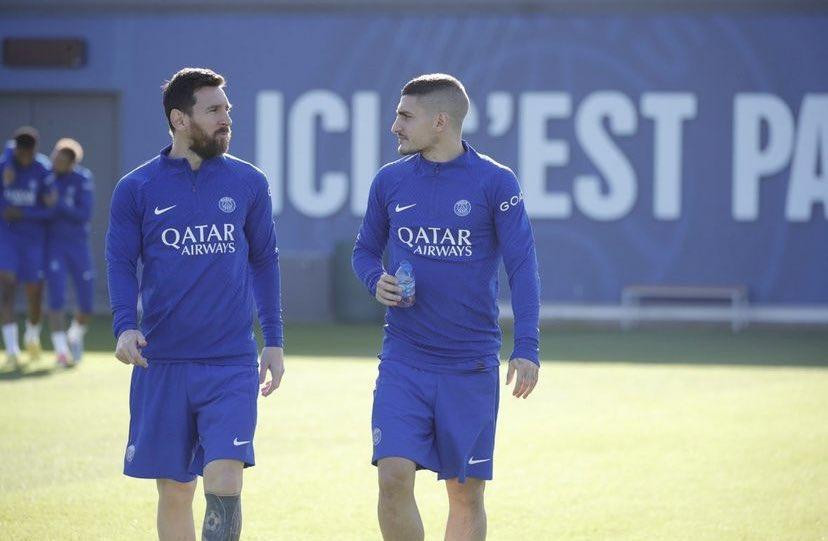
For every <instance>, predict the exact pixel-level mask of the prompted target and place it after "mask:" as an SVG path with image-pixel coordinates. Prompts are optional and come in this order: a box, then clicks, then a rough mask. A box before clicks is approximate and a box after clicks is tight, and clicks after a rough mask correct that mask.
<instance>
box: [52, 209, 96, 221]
mask: <svg viewBox="0 0 828 541" xmlns="http://www.w3.org/2000/svg"><path fill="white" fill-rule="evenodd" d="M57 213H58V214H59V215H60V216H61V217H62V218H65V219H67V220H70V221H72V222H75V223H79V224H85V223H86V222H88V221H89V219H90V218H91V214H92V213H91V209H88V208H83V207H70V206H67V205H64V204H60V205H58V207H57Z"/></svg>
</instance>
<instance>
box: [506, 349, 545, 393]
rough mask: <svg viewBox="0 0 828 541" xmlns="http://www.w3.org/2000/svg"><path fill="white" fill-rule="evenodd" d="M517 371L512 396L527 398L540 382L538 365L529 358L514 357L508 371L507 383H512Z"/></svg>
mask: <svg viewBox="0 0 828 541" xmlns="http://www.w3.org/2000/svg"><path fill="white" fill-rule="evenodd" d="M515 372H517V379H516V380H515V388H514V390H513V391H512V396H515V397H517V398H527V397H528V396H529V393H531V392H532V389H534V388H535V385H537V383H538V365H536V364H535V363H533V362H532V361H530V360H528V359H521V358H517V357H516V358H514V359H512V360H511V361H509V371H508V372H506V385H509V384H510V383H512V378H513V377H514V375H515Z"/></svg>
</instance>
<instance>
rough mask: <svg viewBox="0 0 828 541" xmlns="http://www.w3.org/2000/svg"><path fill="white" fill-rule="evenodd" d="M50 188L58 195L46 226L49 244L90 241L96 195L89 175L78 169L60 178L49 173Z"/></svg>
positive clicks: (79, 167)
mask: <svg viewBox="0 0 828 541" xmlns="http://www.w3.org/2000/svg"><path fill="white" fill-rule="evenodd" d="M51 184H52V186H54V188H55V190H56V191H57V203H56V204H55V207H54V214H53V216H52V219H51V220H49V222H48V226H47V234H48V238H49V240H50V241H58V242H64V243H69V242H85V241H87V240H89V221H90V220H91V219H92V207H93V204H94V193H95V187H94V183H93V180H92V173H91V172H90V171H89V169H86V168H85V167H81V166H75V168H74V169H73V170H72V171H70V172H68V173H64V174H62V175H58V174H56V173H54V172H52V173H51Z"/></svg>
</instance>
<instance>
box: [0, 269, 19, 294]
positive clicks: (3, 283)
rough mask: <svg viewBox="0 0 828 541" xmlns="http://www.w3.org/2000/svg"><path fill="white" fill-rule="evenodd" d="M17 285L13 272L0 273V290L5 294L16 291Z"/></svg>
mask: <svg viewBox="0 0 828 541" xmlns="http://www.w3.org/2000/svg"><path fill="white" fill-rule="evenodd" d="M16 284H17V279H16V278H15V276H14V274H13V273H11V272H0V288H2V289H3V292H6V291H8V290H12V289H14V287H15V285H16Z"/></svg>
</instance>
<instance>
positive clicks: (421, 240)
mask: <svg viewBox="0 0 828 541" xmlns="http://www.w3.org/2000/svg"><path fill="white" fill-rule="evenodd" d="M470 236H471V231H470V230H468V229H454V230H452V229H451V228H449V227H400V228H398V229H397V238H398V239H400V242H402V243H403V244H405V245H406V246H408V247H409V248H411V249H412V252H413V253H415V254H419V255H424V256H429V257H471V255H472V243H471V241H470V240H469V237H470Z"/></svg>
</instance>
